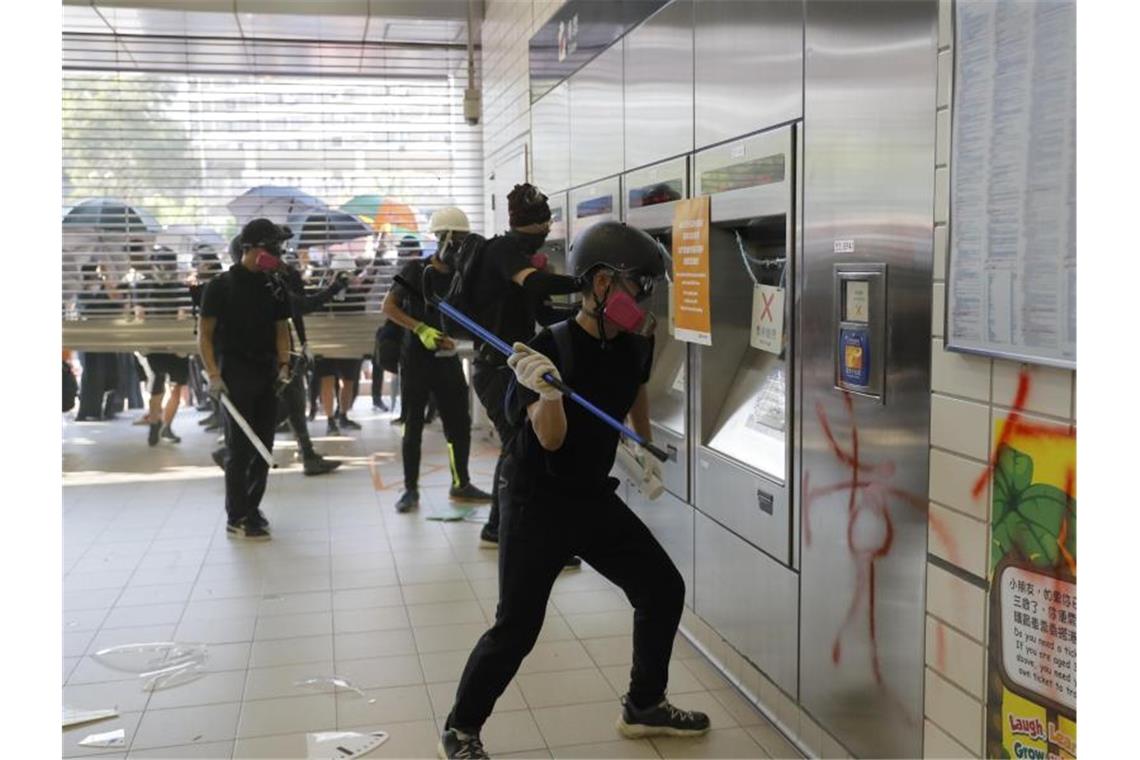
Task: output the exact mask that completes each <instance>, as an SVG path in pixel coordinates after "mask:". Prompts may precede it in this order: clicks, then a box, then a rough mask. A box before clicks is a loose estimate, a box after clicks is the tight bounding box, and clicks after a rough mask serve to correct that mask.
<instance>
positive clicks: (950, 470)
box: [930, 449, 989, 521]
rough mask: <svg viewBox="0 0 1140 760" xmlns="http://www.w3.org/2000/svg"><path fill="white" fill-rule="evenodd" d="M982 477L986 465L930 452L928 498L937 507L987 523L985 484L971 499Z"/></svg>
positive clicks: (942, 452) (959, 457) (933, 451)
mask: <svg viewBox="0 0 1140 760" xmlns="http://www.w3.org/2000/svg"><path fill="white" fill-rule="evenodd" d="M985 473H986V465H985V464H983V463H982V462H976V461H973V460H970V459H966V458H964V457H961V456H959V455H957V454H952V453H950V452H946V451H940V450H938V449H931V451H930V498H931V499H933V500H934V501H937V502H938V503H939V504H941V505H943V506H946V507H950V508H951V509H956V510H958V511H959V512H962V513H965V514H968V515H970V516H972V517H973V518H974V519H976V520H983V521H984V520H987V519H989V483H988V482H986V486H985V487H984V488H983V489H982V490H981V491H980V492H979V493H978V496H977V498H975V497H974V495H973V489H974V485H975V484H976V483H977V482H978V479H979V478H981V477H982V476H983V475H985Z"/></svg>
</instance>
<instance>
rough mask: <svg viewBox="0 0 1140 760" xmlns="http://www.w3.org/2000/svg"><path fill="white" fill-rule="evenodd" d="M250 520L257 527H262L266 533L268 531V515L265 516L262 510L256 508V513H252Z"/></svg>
mask: <svg viewBox="0 0 1140 760" xmlns="http://www.w3.org/2000/svg"><path fill="white" fill-rule="evenodd" d="M251 520H252V521H253V524H254V525H256V526H257V527H259V528H261V529H263V530H264V531H265V532H267V533H268V532H269V518H268V517H266V516H265V513H264V512H262V511H261V510H260V509H259V510H257V514H255V515H254V516H253V517H252V518H251Z"/></svg>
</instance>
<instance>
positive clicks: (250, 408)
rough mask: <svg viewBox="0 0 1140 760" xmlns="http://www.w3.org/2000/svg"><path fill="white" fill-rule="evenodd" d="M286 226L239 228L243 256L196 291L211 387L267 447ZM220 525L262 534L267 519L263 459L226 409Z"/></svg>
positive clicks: (279, 371) (285, 354)
mask: <svg viewBox="0 0 1140 760" xmlns="http://www.w3.org/2000/svg"><path fill="white" fill-rule="evenodd" d="M291 236H292V232H291V231H290V230H289V229H288V228H287V227H279V226H277V225H276V224H274V223H273V222H271V221H269V220H268V219H254V220H253V221H251V222H249V223H248V224H246V225H245V227H243V228H242V231H241V251H242V257H241V263H239V264H235V265H234V266H232V267H230V269H229V271H227V272H225V273H224V274H222V275H219V276H218V277H216V278H214V279H213V280H211V281H210V284H209V285H207V286H206V292H205V293H204V294H203V296H202V317H201V324H200V325H199V331H198V350H199V353H200V354H201V356H202V360H203V362H204V363H205V365H206V371H207V372H208V373H209V376H210V393H211V395H214V396H215V397H218V398H219V400H220V397H221V395H223V394H224V395H226V396H228V397H229V399H230V401H231V402H232V403H233V404H234V406H235V407H236V408H237V410H238V412H240V413H241V415H242V416H243V417H244V418H245V420H246V421H247V422H248V423H249V425H250V427H251V428H252V429H253V431H254V432H255V434H256V435H257V437H258V438H259V439H260V440H261V442H262V443H263V444H264V445H265V448H267V449H269V450H270V451H272V450H273V433H274V430H275V429H276V427H277V391H278V390H279V389H280V388H281V387H283V386H285V385H286V384H287V383H288V382H289V316H290V309H289V301H288V295H287V292H286V288H285V285H284V283H283V282H282V280H281V278H280V277H279V276H277V275H276V274H273V273H274V272H275V270H277V268H278V267H279V266H280V256H281V243H283V242H284V241H285V240H288V239H289V238H290V237H291ZM226 449H227V455H226V532H227V534H228V535H230V536H234V537H235V538H245V539H251V540H260V541H264V540H267V539H268V538H269V530H268V527H269V523H268V521H267V520H266V519H265V516H264V515H263V514H262V513H261V510H260V509H259V506H260V504H261V498H262V496H263V495H264V493H265V486H266V481H267V479H268V475H269V465H268V464H267V463H266V462H265V461H264V460H263V459H262V458H261V457H260V455H259V454H258V453H257V450H256V449H255V448H254V446H253V444H252V443H251V442H250V441H249V440H248V439H247V438H246V437H245V434H244V433H243V432H242V430H241V429H240V428H239V427H238V426H237V423H236V422H235V420H234V419H233V418H232V415H229V414H227V415H226Z"/></svg>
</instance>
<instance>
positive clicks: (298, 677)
mask: <svg viewBox="0 0 1140 760" xmlns="http://www.w3.org/2000/svg"><path fill="white" fill-rule="evenodd" d="M334 674H336V675H340V674H339V673H336V669H335V668H334V667H333V663H332V661H331V660H329V661H327V662H307V663H296V664H292V665H278V666H275V667H271V668H250V669H249V670H248V671H246V672H245V673H244V676H245V696H244V699H245V701H246V702H249V701H252V700H255V699H276V698H279V697H301V696H306V695H311V694H313V691H311V690H307V689H306V688H304V687H300V686H297V685H296V682H297V681H302V680H305V679H307V678H317V677H320V676H331V675H334Z"/></svg>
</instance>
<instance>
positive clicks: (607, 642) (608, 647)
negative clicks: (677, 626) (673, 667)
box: [582, 636, 675, 667]
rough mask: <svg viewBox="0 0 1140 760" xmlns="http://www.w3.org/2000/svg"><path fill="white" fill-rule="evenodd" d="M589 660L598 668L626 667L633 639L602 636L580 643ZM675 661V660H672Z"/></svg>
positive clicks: (630, 654) (630, 661) (629, 661)
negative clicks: (588, 654)
mask: <svg viewBox="0 0 1140 760" xmlns="http://www.w3.org/2000/svg"><path fill="white" fill-rule="evenodd" d="M582 646H584V647H586V651H587V652H589V653H590V659H592V660H593V661H594V663H595V664H596V665H598V666H599V667H605V666H607V665H626V666H629V665H630V664H631V663H632V662H633V639H632V638H631V637H630V636H603V637H601V638H597V639H586V640H585V641H583V642H582ZM674 659H675V658H674Z"/></svg>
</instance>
